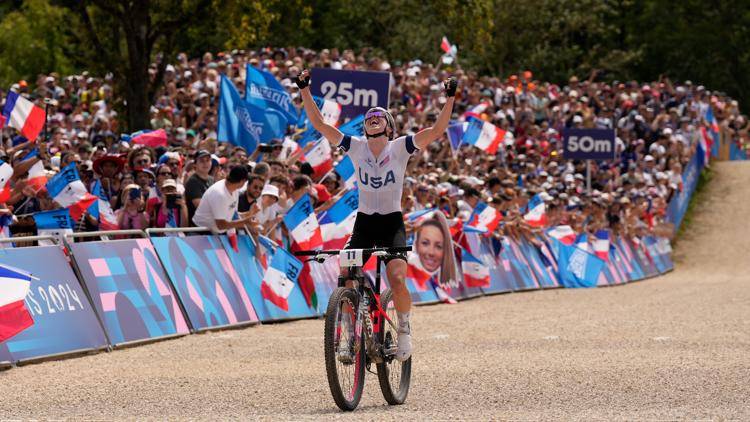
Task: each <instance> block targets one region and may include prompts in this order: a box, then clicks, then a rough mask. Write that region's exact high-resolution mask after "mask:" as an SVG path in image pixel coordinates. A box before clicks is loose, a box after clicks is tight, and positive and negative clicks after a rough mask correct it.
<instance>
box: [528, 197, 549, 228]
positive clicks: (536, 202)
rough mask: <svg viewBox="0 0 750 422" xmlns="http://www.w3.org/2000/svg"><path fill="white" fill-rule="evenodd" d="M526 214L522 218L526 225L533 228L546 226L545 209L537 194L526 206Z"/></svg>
mask: <svg viewBox="0 0 750 422" xmlns="http://www.w3.org/2000/svg"><path fill="white" fill-rule="evenodd" d="M528 210H529V211H528V212H527V213H526V215H524V216H523V219H524V220H526V222H527V223H529V224H530V225H532V226H534V227H544V226H545V225H547V207H546V206H545V204H544V201H543V200H542V198H541V197H540V196H539V194H536V195H534V197H532V198H531V200H530V201H529V205H528Z"/></svg>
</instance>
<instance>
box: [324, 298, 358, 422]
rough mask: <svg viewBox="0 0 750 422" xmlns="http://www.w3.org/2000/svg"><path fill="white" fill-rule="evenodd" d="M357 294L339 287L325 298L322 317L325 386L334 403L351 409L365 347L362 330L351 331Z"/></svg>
mask: <svg viewBox="0 0 750 422" xmlns="http://www.w3.org/2000/svg"><path fill="white" fill-rule="evenodd" d="M358 302H359V301H358V295H357V293H356V291H354V290H353V289H347V288H343V287H339V288H337V289H336V290H334V292H333V294H332V295H331V298H330V299H329V301H328V309H327V311H326V320H325V335H324V341H325V360H326V374H327V376H328V386H329V387H330V389H331V395H332V396H333V400H334V401H335V402H336V405H337V406H338V407H339V408H341V409H342V410H347V411H350V410H354V409H355V408H356V407H357V405H358V404H359V401H360V399H361V398H362V389H363V387H364V385H365V360H366V357H365V347H364V336H362V333H355V329H356V327H355V325H356V321H357V305H358Z"/></svg>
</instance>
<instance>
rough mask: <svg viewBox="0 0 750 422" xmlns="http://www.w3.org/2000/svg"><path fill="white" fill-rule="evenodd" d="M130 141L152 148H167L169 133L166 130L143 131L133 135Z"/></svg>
mask: <svg viewBox="0 0 750 422" xmlns="http://www.w3.org/2000/svg"><path fill="white" fill-rule="evenodd" d="M130 141H131V142H133V143H134V144H138V145H145V146H147V147H151V148H156V147H165V146H167V132H166V131H165V130H164V129H159V130H141V131H138V132H135V133H133V134H131V135H130Z"/></svg>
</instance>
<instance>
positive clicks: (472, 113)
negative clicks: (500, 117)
mask: <svg viewBox="0 0 750 422" xmlns="http://www.w3.org/2000/svg"><path fill="white" fill-rule="evenodd" d="M491 105H492V104H491V103H490V102H489V101H482V102H481V103H479V104H477V105H475V106H474V107H472V108H470V109H469V110H467V111H466V112H465V113H464V118H466V119H469V118H470V117H473V118H475V119H477V120H481V118H482V113H484V112H485V111H487V109H488V108H489V107H490V106H491Z"/></svg>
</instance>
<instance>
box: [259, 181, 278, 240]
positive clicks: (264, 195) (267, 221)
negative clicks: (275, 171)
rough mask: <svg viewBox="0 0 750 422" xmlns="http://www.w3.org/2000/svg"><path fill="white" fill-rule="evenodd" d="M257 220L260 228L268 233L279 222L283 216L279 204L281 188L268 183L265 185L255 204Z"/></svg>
mask: <svg viewBox="0 0 750 422" xmlns="http://www.w3.org/2000/svg"><path fill="white" fill-rule="evenodd" d="M254 208H255V210H253V211H252V212H253V213H254V218H255V222H256V223H257V225H258V226H259V227H258V228H259V229H260V230H261V231H262V232H263V233H267V232H268V231H269V230H270V229H271V228H272V227H273V226H274V225H275V224H278V223H279V222H280V221H281V219H282V218H283V216H282V212H283V210H282V208H281V206H280V205H279V188H278V187H276V186H274V185H272V184H267V185H265V186H263V191H262V192H261V193H260V201H257V202H256V203H255V206H254Z"/></svg>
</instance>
